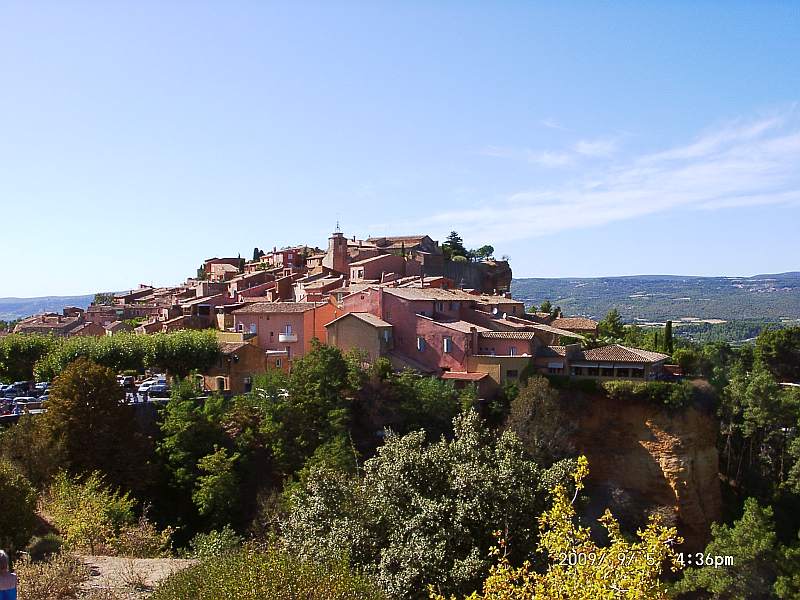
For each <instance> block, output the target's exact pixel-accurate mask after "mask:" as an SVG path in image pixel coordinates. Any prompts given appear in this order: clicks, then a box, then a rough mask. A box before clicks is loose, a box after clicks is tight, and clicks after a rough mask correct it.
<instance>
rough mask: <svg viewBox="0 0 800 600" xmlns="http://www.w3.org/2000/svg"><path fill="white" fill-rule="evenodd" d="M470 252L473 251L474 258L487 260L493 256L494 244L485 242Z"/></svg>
mask: <svg viewBox="0 0 800 600" xmlns="http://www.w3.org/2000/svg"><path fill="white" fill-rule="evenodd" d="M472 252H474V254H475V258H477V259H478V260H488V259H490V258H491V257H492V256H494V246H490V245H489V244H486V245H485V246H481V247H480V248H478V249H477V250H473V251H472Z"/></svg>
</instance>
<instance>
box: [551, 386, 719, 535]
mask: <svg viewBox="0 0 800 600" xmlns="http://www.w3.org/2000/svg"><path fill="white" fill-rule="evenodd" d="M564 393H567V394H568V393H569V392H564ZM566 404H568V405H569V406H570V409H569V412H570V413H571V417H572V419H571V420H572V421H573V423H574V425H575V430H574V433H573V438H574V440H573V441H574V444H575V446H576V449H577V451H578V452H580V453H581V454H585V455H586V457H587V458H588V459H589V470H590V480H589V483H590V484H593V486H594V487H595V489H599V490H601V494H602V490H603V489H605V490H606V491H607V492H608V496H607V498H608V499H611V502H610V504H611V506H612V510H613V508H614V498H615V497H618V496H619V495H620V494H622V495H624V496H626V497H627V498H632V499H633V501H634V503H638V505H639V506H640V507H644V508H646V510H645V512H647V510H650V511H652V510H653V509H656V510H659V512H661V513H665V512H666V513H667V517H670V516H672V517H674V519H669V520H674V522H675V523H676V524H677V526H678V531H679V533H680V535H682V536H683V537H684V539H685V544H684V547H683V549H684V550H697V549H702V548H703V547H704V545H705V543H706V542H707V541H708V537H709V526H710V524H711V522H713V521H719V520H720V511H721V497H720V485H719V476H718V455H717V445H716V442H717V434H718V422H717V420H716V418H715V416H714V415H713V413H711V412H710V411H707V410H703V409H700V408H696V407H690V408H684V409H678V410H673V411H668V410H666V409H665V408H662V407H661V406H659V405H657V404H654V403H650V402H642V401H628V400H626V401H617V400H612V399H610V398H608V397H606V396H605V395H602V394H592V395H591V396H588V397H585V398H584V399H583V400H581V401H580V402H577V403H576V402H567V403H566Z"/></svg>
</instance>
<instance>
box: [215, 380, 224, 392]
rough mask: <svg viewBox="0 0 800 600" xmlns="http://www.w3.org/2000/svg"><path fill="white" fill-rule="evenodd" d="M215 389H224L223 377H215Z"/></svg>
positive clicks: (219, 390) (220, 390)
mask: <svg viewBox="0 0 800 600" xmlns="http://www.w3.org/2000/svg"><path fill="white" fill-rule="evenodd" d="M217 391H218V392H222V391H225V378H224V377H217Z"/></svg>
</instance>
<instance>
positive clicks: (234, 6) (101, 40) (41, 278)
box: [0, 1, 800, 296]
mask: <svg viewBox="0 0 800 600" xmlns="http://www.w3.org/2000/svg"><path fill="white" fill-rule="evenodd" d="M0 81H2V83H1V84H0V222H2V225H3V228H2V229H3V233H2V234H1V235H0V266H1V267H2V271H3V277H2V278H1V279H0V296H34V295H56V294H75V293H88V292H94V291H97V290H120V289H127V288H130V287H133V286H136V285H137V284H139V283H155V284H167V283H174V282H179V281H182V280H183V279H184V278H185V277H186V276H188V275H191V274H192V273H193V272H194V270H195V269H196V267H197V265H198V264H199V263H200V262H201V261H202V259H203V258H205V257H208V256H214V255H216V256H223V255H234V256H235V255H236V254H237V253H241V254H242V256H248V255H250V254H251V253H252V249H253V247H254V246H259V247H270V248H271V247H272V246H273V245H277V246H281V245H288V244H293V243H302V242H308V243H310V244H314V243H317V244H320V245H322V244H324V243H325V240H326V238H327V236H328V234H329V233H330V232H331V230H332V229H333V227H334V225H335V223H336V221H337V219H338V220H339V221H340V223H341V225H342V229H343V230H344V231H345V233H347V234H348V235H353V234H355V235H358V236H360V237H362V236H367V235H369V234H372V235H379V234H387V233H397V234H412V233H428V234H430V235H431V236H432V237H434V238H437V239H442V238H444V237H445V236H446V234H447V233H448V232H449V231H450V230H451V229H457V230H458V231H459V232H461V233H462V235H463V236H464V238H465V242H466V244H467V245H468V246H473V247H477V246H480V245H483V244H484V243H491V244H493V245H494V246H495V249H496V252H497V254H498V255H502V254H508V255H510V256H511V259H512V266H513V268H514V272H515V275H516V276H519V277H524V276H531V277H537V276H538V277H559V276H598V275H629V274H641V273H672V274H706V275H747V274H755V273H763V272H778V271H787V270H800V263H799V262H798V257H800V235H798V233H797V232H798V225H800V105H798V101H800V3H797V2H758V3H753V2H670V3H665V2H614V3H597V2H592V3H588V2H587V3H580V2H569V3H565V2H553V3H538V2H499V3H495V2H491V3H490V2H463V1H462V2H433V3H431V2H427V3H422V2H419V3H418V2H402V3H400V2H395V3H382V2H363V3H357V2H342V3H337V2H332V1H328V2H319V3H314V2H292V3H289V2H287V3H266V2H225V3H220V2H215V3H203V2H186V1H180V2H179V1H173V2H146V1H145V2H143V1H137V2H113V3H101V2H69V3H65V2H44V1H42V2H8V1H7V2H3V3H1V4H0Z"/></svg>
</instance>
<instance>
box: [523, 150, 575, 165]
mask: <svg viewBox="0 0 800 600" xmlns="http://www.w3.org/2000/svg"><path fill="white" fill-rule="evenodd" d="M526 153H527V159H528V162H529V163H532V164H535V165H541V166H543V167H548V168H553V167H566V166H567V165H570V164H572V163H573V162H574V160H575V157H574V156H573V155H572V154H570V153H568V152H534V151H532V150H528V151H527V152H526Z"/></svg>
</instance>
